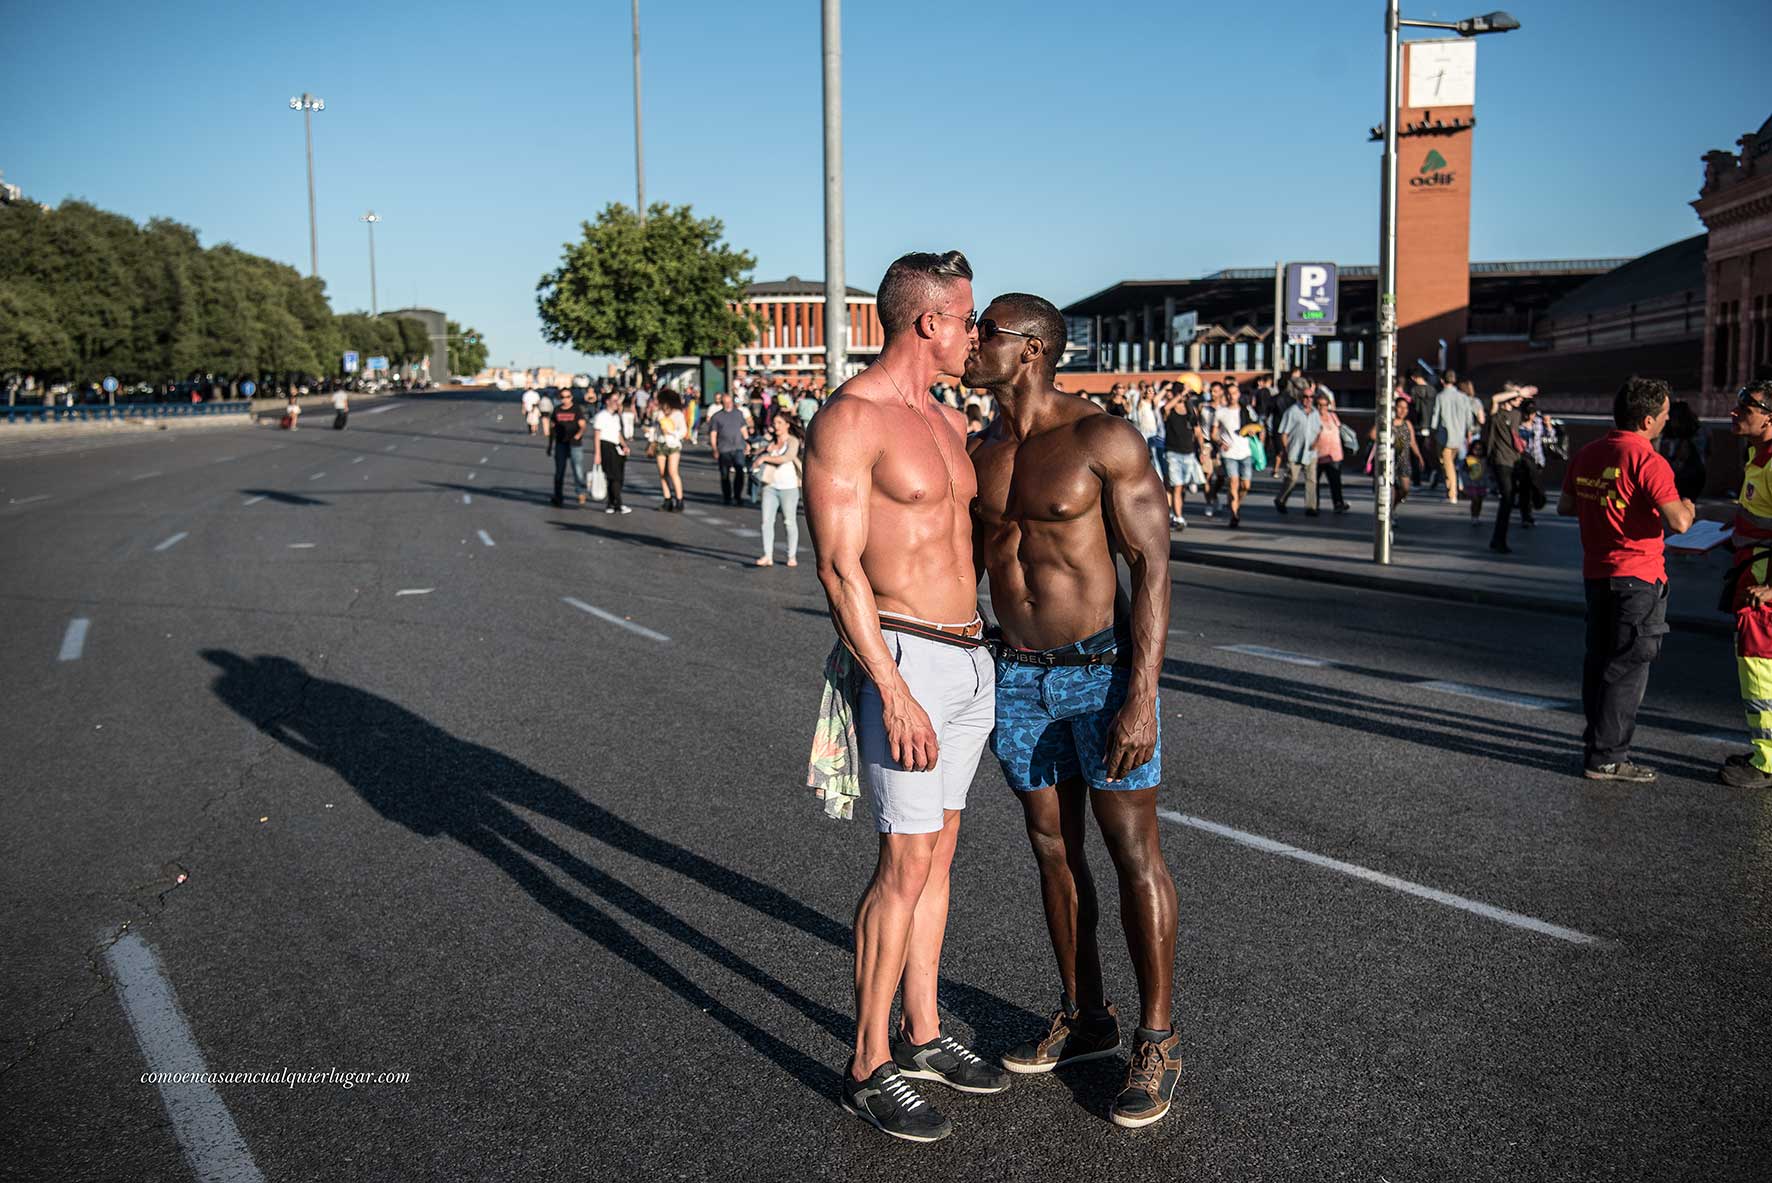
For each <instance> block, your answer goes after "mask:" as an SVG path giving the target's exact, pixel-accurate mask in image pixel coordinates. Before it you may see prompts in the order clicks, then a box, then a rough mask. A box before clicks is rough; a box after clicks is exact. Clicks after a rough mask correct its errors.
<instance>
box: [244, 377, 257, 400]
mask: <svg viewBox="0 0 1772 1183" xmlns="http://www.w3.org/2000/svg"><path fill="white" fill-rule="evenodd" d="M240 393H241V394H243V395H245V396H246V397H247V398H251V397H252V396H253V395H255V394H257V393H258V383H257V382H254V381H253V380H252V379H251V378H248V379H246V381H244V382H242V383H240Z"/></svg>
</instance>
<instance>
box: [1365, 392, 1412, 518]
mask: <svg viewBox="0 0 1772 1183" xmlns="http://www.w3.org/2000/svg"><path fill="white" fill-rule="evenodd" d="M1366 438H1367V439H1369V440H1372V441H1373V445H1372V479H1373V481H1375V482H1376V481H1377V480H1378V443H1377V441H1378V424H1377V423H1374V424H1373V425H1372V428H1371V430H1370V431H1368V432H1367V433H1366ZM1411 460H1414V461H1415V462H1416V463H1417V464H1419V463H1421V449H1420V448H1419V447H1417V446H1416V443H1415V432H1414V431H1413V430H1411V428H1410V426H1409V404H1408V403H1403V402H1399V403H1397V404H1395V406H1394V407H1393V408H1392V414H1391V508H1392V509H1395V508H1396V507H1397V506H1399V505H1401V504H1402V503H1403V502H1405V501H1407V500H1409V462H1410V461H1411ZM1372 495H1373V500H1374V501H1376V500H1377V499H1378V497H1379V496H1380V494H1379V492H1378V490H1377V489H1376V488H1374V489H1373V491H1372Z"/></svg>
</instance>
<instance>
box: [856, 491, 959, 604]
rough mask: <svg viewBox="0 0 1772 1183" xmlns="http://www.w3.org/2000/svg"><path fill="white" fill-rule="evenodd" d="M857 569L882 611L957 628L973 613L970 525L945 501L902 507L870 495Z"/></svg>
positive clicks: (955, 508)
mask: <svg viewBox="0 0 1772 1183" xmlns="http://www.w3.org/2000/svg"><path fill="white" fill-rule="evenodd" d="M861 566H862V570H863V571H865V572H866V573H867V577H868V585H869V586H870V587H872V588H873V591H874V602H875V604H876V605H877V606H878V607H879V609H880V610H881V611H882V612H896V613H899V614H900V615H904V616H914V617H916V618H918V619H919V620H930V621H934V622H935V623H937V624H963V623H965V622H966V621H969V620H971V619H972V618H973V616H975V615H976V614H977V612H978V584H977V580H976V579H975V578H974V576H973V573H972V523H971V520H970V518H969V517H968V516H967V514H966V511H965V510H964V509H960V508H958V507H957V506H955V505H954V503H953V502H952V501H951V500H949V499H947V498H945V497H944V498H943V499H942V500H941V501H939V502H935V503H933V504H930V505H926V506H905V505H900V504H897V503H896V502H892V501H890V500H888V499H886V498H883V497H878V496H876V497H875V498H874V501H873V504H872V505H871V506H870V508H869V518H868V544H867V549H866V550H865V551H863V552H862V556H861Z"/></svg>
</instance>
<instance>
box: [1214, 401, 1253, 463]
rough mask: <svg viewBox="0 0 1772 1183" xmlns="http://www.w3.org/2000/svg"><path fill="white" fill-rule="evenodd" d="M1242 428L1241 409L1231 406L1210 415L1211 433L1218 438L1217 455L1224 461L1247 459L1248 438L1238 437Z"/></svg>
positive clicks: (1220, 408)
mask: <svg viewBox="0 0 1772 1183" xmlns="http://www.w3.org/2000/svg"><path fill="white" fill-rule="evenodd" d="M1242 428H1243V408H1242V407H1239V406H1236V405H1234V404H1233V405H1231V406H1228V407H1219V408H1217V409H1216V410H1215V411H1213V413H1212V431H1213V434H1215V435H1216V436H1217V437H1218V454H1219V456H1221V457H1222V458H1224V459H1226V460H1247V459H1249V437H1248V436H1246V435H1239V434H1238V432H1240V431H1241V430H1242Z"/></svg>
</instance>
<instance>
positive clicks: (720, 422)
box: [708, 394, 752, 505]
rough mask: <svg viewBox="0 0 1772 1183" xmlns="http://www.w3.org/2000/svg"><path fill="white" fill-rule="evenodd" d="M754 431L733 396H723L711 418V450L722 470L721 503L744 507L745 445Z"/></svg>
mask: <svg viewBox="0 0 1772 1183" xmlns="http://www.w3.org/2000/svg"><path fill="white" fill-rule="evenodd" d="M751 431H752V425H751V416H750V414H749V413H748V412H746V411H744V410H741V409H740V408H739V407H738V405H737V403H736V400H734V399H733V397H732V396H731V395H730V394H722V395H721V396H720V409H719V410H718V411H715V412H714V413H713V414H712V415H710V416H708V447H709V448H710V449H712V451H713V453H714V463H716V464H718V465H719V466H720V501H721V503H722V504H725V505H742V504H744V497H745V475H746V473H747V471H748V469H747V467H746V464H745V442H746V441H747V440H748V439H749V438H750V435H751Z"/></svg>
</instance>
